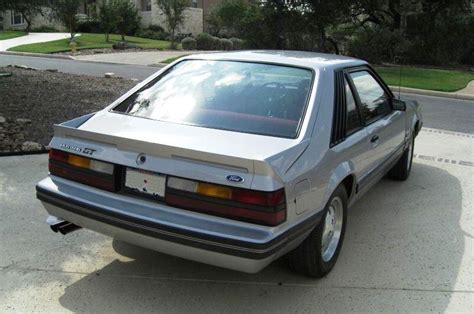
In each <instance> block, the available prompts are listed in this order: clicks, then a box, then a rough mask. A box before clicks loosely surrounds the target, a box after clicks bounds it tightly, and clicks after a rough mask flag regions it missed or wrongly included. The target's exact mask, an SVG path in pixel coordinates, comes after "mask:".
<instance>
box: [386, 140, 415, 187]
mask: <svg viewBox="0 0 474 314" xmlns="http://www.w3.org/2000/svg"><path fill="white" fill-rule="evenodd" d="M414 148H415V138H414V137H412V139H411V141H410V145H409V146H408V147H407V148H406V149H405V152H404V153H403V155H402V157H401V158H400V160H399V161H398V162H397V163H396V164H395V166H393V168H392V169H390V171H389V172H388V177H389V178H390V179H394V180H399V181H404V180H406V179H408V177H409V176H410V171H411V165H412V163H413V150H414Z"/></svg>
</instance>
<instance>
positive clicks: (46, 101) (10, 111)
mask: <svg viewBox="0 0 474 314" xmlns="http://www.w3.org/2000/svg"><path fill="white" fill-rule="evenodd" d="M5 70H6V69H5V68H2V67H0V72H5ZM8 70H9V71H12V72H13V76H12V77H10V78H8V79H1V80H0V95H1V96H0V152H3V153H5V152H6V153H9V152H21V151H23V148H25V149H31V148H35V147H36V148H39V146H37V145H35V144H30V143H28V142H33V143H38V144H40V145H43V147H44V146H46V145H47V144H48V143H49V142H50V140H51V136H52V135H53V125H54V124H56V123H61V122H64V121H67V120H70V119H72V118H77V117H79V116H81V115H84V114H87V113H90V112H94V111H98V110H100V109H102V108H104V107H105V106H107V105H109V104H110V103H111V102H112V101H114V100H115V99H117V98H118V97H119V96H121V95H123V94H124V93H125V92H126V91H128V90H129V89H130V88H132V87H133V86H134V85H136V82H133V81H130V80H126V79H122V80H118V79H106V78H100V77H92V76H85V75H72V74H66V73H57V72H56V71H57V70H55V71H54V72H50V71H27V70H25V69H22V68H15V67H13V68H8ZM25 142H26V143H27V144H25V145H23V144H24V143H25Z"/></svg>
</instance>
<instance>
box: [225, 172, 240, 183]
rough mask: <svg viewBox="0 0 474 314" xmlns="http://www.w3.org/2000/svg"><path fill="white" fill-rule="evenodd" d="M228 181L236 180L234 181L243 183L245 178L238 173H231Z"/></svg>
mask: <svg viewBox="0 0 474 314" xmlns="http://www.w3.org/2000/svg"><path fill="white" fill-rule="evenodd" d="M227 181H230V182H234V183H242V182H244V178H242V177H241V176H238V175H236V174H230V175H228V176H227Z"/></svg>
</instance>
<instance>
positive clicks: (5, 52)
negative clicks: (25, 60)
mask: <svg viewBox="0 0 474 314" xmlns="http://www.w3.org/2000/svg"><path fill="white" fill-rule="evenodd" d="M0 55H11V56H22V57H40V58H49V59H62V60H75V59H74V58H73V57H71V56H66V55H55V54H46V53H32V52H16V51H0Z"/></svg>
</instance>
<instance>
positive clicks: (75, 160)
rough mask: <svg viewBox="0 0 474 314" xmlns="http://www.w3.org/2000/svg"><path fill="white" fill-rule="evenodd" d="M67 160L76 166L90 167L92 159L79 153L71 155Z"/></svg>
mask: <svg viewBox="0 0 474 314" xmlns="http://www.w3.org/2000/svg"><path fill="white" fill-rule="evenodd" d="M67 162H68V164H70V165H73V166H76V167H81V168H87V169H89V166H90V163H91V160H90V159H89V158H84V157H81V156H77V155H69V158H68V160H67Z"/></svg>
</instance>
